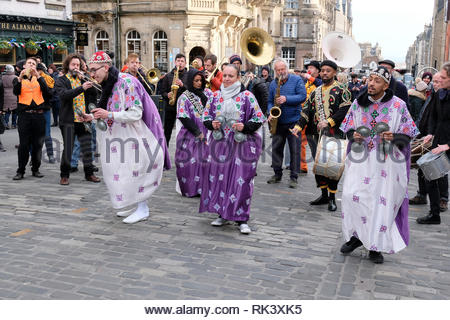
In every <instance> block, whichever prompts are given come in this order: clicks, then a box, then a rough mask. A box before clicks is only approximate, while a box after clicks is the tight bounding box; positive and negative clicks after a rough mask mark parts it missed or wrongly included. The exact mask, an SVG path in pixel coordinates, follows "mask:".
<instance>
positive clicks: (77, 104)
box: [66, 73, 86, 122]
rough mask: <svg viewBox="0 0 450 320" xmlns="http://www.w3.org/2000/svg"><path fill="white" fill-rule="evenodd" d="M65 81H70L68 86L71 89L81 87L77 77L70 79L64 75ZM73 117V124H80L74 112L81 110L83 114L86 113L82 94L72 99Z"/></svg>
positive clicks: (68, 75) (70, 76) (67, 75)
mask: <svg viewBox="0 0 450 320" xmlns="http://www.w3.org/2000/svg"><path fill="white" fill-rule="evenodd" d="M66 77H67V79H69V81H70V86H71V87H72V89H75V88H78V87H80V86H81V79H80V78H78V77H72V75H70V74H69V73H67V74H66ZM72 106H73V117H74V122H82V121H80V120H79V117H78V114H77V113H76V112H75V110H77V109H78V110H81V111H83V113H86V100H85V98H84V92H83V93H81V94H79V95H77V96H76V97H75V98H73V103H72Z"/></svg>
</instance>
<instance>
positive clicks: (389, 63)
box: [378, 59, 395, 68]
mask: <svg viewBox="0 0 450 320" xmlns="http://www.w3.org/2000/svg"><path fill="white" fill-rule="evenodd" d="M382 63H384V64H388V65H390V66H391V67H392V68H395V62H394V61H392V60H389V59H385V60H381V61H380V62H378V64H382Z"/></svg>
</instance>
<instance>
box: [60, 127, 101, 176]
mask: <svg viewBox="0 0 450 320" xmlns="http://www.w3.org/2000/svg"><path fill="white" fill-rule="evenodd" d="M59 128H60V129H61V134H62V137H63V142H64V151H63V153H62V156H61V166H60V170H61V178H69V176H70V160H71V159H72V152H73V143H74V140H75V136H76V137H77V138H78V141H79V142H80V147H81V153H82V155H83V158H82V160H83V167H84V175H85V177H86V178H87V177H90V176H91V175H93V174H94V170H93V169H94V168H93V165H92V143H91V139H92V138H91V134H90V133H89V132H88V131H86V129H85V127H84V124H83V123H79V122H74V124H73V125H60V127H59Z"/></svg>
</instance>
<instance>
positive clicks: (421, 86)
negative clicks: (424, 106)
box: [416, 81, 428, 91]
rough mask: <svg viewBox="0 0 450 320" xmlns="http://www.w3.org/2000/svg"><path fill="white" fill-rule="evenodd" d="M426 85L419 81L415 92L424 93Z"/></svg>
mask: <svg viewBox="0 0 450 320" xmlns="http://www.w3.org/2000/svg"><path fill="white" fill-rule="evenodd" d="M427 88H428V85H427V84H426V83H425V81H420V82H419V83H418V84H417V85H416V90H417V91H424V90H427Z"/></svg>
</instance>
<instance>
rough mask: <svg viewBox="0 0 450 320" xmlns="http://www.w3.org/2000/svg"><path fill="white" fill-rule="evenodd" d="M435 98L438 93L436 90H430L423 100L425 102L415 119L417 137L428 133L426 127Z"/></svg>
mask: <svg viewBox="0 0 450 320" xmlns="http://www.w3.org/2000/svg"><path fill="white" fill-rule="evenodd" d="M436 99H438V95H437V93H436V91H434V90H433V91H432V92H431V94H430V96H429V97H428V98H427V100H425V103H424V104H423V106H422V109H421V110H420V114H419V118H418V119H417V122H416V124H417V128H418V129H419V131H420V135H419V137H424V136H426V135H428V131H429V129H428V127H429V122H430V115H431V111H432V110H433V108H434V105H435V104H436Z"/></svg>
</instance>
